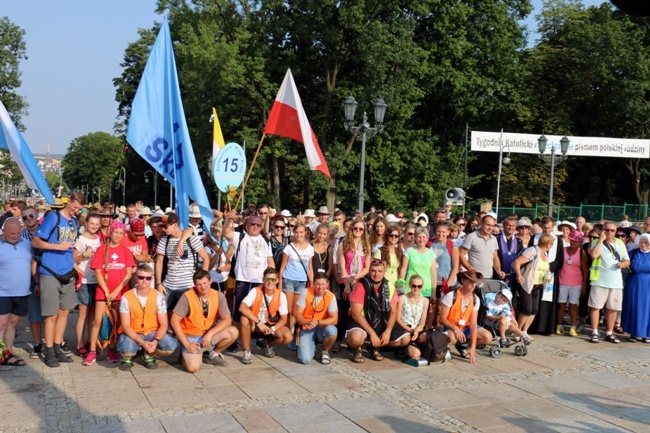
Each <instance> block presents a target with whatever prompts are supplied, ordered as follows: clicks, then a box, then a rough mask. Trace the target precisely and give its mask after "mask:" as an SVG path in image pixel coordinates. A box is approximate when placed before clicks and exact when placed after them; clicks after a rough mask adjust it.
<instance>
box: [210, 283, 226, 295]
mask: <svg viewBox="0 0 650 433" xmlns="http://www.w3.org/2000/svg"><path fill="white" fill-rule="evenodd" d="M210 287H211V288H212V289H214V290H216V291H217V292H225V291H226V290H228V282H227V281H222V282H220V283H217V282H216V281H212V284H210Z"/></svg>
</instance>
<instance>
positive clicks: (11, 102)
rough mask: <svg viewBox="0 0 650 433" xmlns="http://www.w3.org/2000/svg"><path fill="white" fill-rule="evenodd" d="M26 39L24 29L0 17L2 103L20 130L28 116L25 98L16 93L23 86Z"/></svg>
mask: <svg viewBox="0 0 650 433" xmlns="http://www.w3.org/2000/svg"><path fill="white" fill-rule="evenodd" d="M24 37H25V31H24V30H23V29H21V28H20V27H18V26H17V25H15V24H13V23H12V22H11V21H10V20H9V18H8V17H0V101H2V103H3V104H4V106H5V108H6V109H7V111H8V112H9V115H10V116H11V118H12V120H13V121H14V124H15V125H16V127H17V128H18V129H20V130H24V127H23V125H22V123H21V121H20V118H21V116H22V115H25V114H27V113H26V109H27V102H26V101H25V98H24V97H22V96H20V95H18V94H17V93H16V89H18V88H19V87H20V84H21V80H20V75H21V74H20V69H19V67H20V61H21V60H22V59H26V58H27V55H26V54H25V40H24Z"/></svg>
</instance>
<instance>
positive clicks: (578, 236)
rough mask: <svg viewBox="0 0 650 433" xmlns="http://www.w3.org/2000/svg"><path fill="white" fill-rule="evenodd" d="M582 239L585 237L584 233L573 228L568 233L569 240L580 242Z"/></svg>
mask: <svg viewBox="0 0 650 433" xmlns="http://www.w3.org/2000/svg"><path fill="white" fill-rule="evenodd" d="M584 239H585V234H584V233H582V232H581V231H578V230H574V231H573V232H572V233H571V234H570V235H569V240H570V241H571V242H582V241H583V240H584Z"/></svg>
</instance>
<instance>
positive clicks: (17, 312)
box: [0, 295, 31, 316]
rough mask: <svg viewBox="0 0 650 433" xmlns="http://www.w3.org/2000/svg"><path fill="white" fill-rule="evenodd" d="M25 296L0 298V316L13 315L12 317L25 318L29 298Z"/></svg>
mask: <svg viewBox="0 0 650 433" xmlns="http://www.w3.org/2000/svg"><path fill="white" fill-rule="evenodd" d="M30 296H31V295H25V296H2V297H0V316H4V315H6V314H13V315H14V316H26V315H27V311H29V297H30Z"/></svg>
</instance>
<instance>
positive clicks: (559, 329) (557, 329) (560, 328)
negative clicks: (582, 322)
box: [555, 325, 564, 335]
mask: <svg viewBox="0 0 650 433" xmlns="http://www.w3.org/2000/svg"><path fill="white" fill-rule="evenodd" d="M555 333H556V334H557V335H563V334H564V327H563V326H562V325H557V326H556V327H555Z"/></svg>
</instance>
